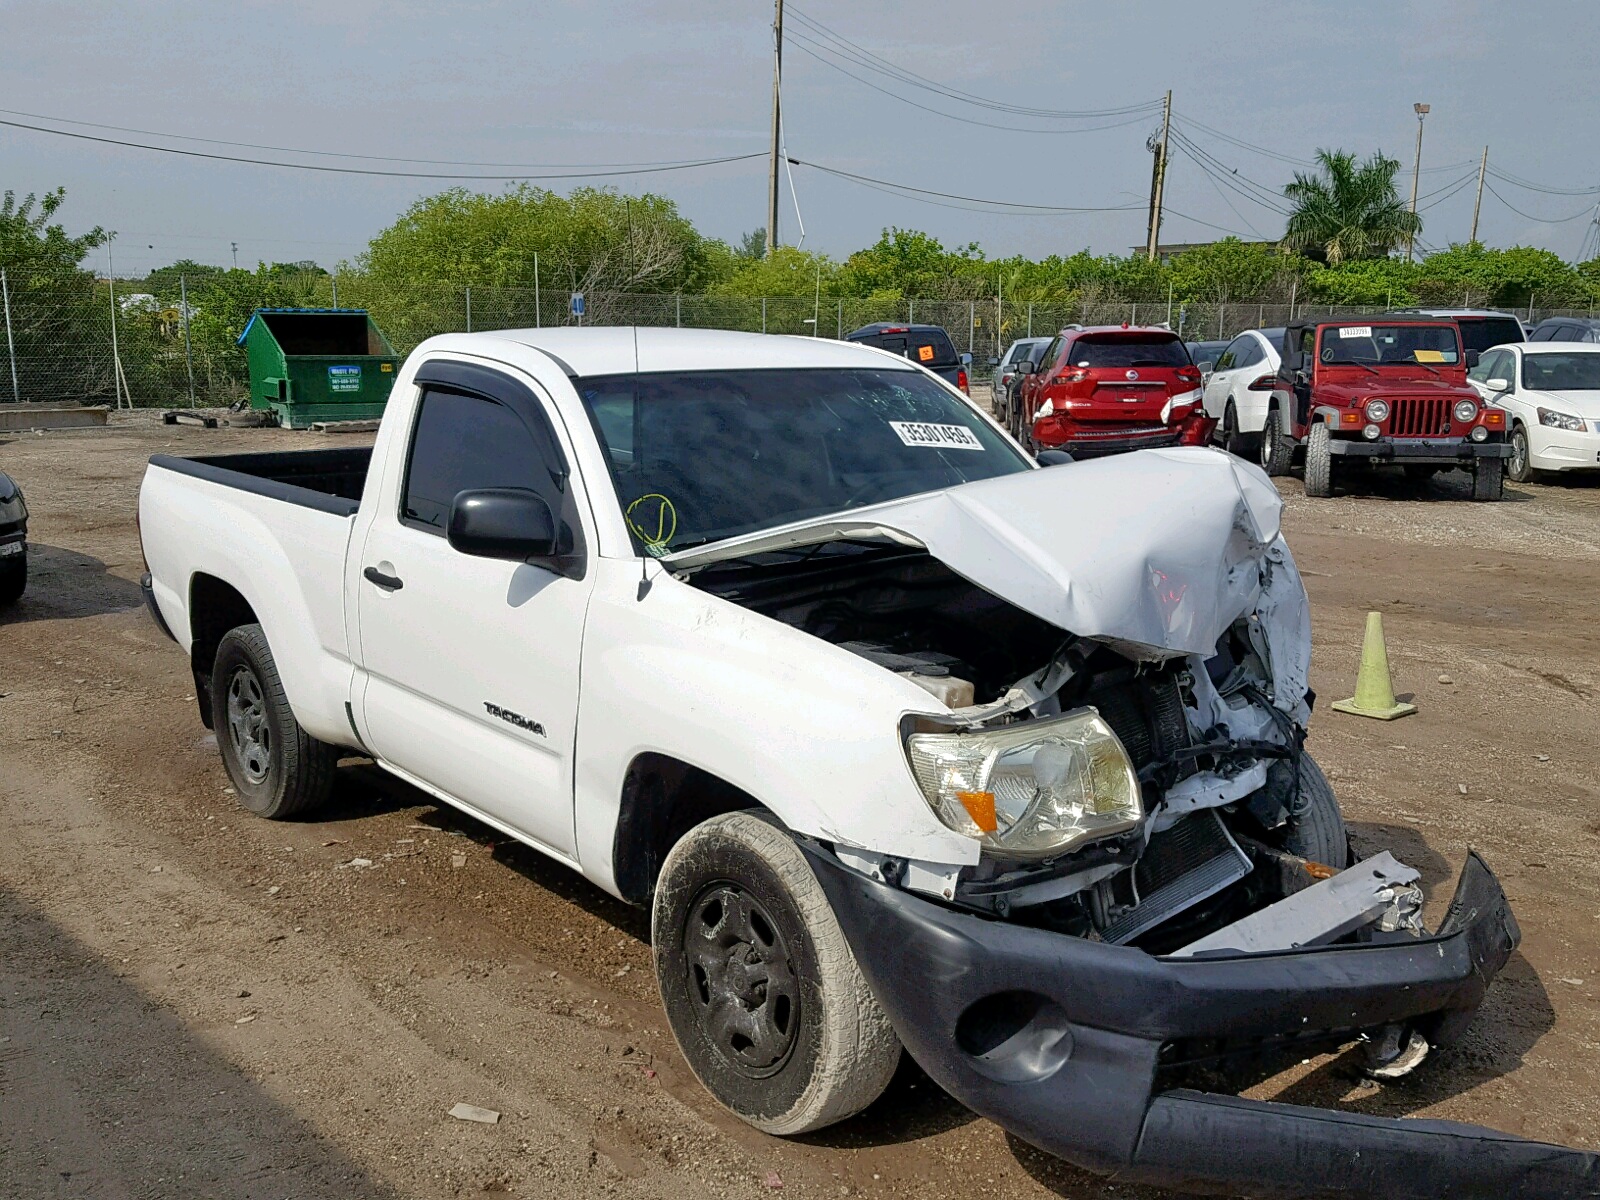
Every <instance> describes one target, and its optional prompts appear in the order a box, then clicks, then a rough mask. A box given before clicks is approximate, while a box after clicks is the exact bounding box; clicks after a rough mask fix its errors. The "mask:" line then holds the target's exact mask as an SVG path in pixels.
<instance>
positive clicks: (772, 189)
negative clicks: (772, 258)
mask: <svg viewBox="0 0 1600 1200" xmlns="http://www.w3.org/2000/svg"><path fill="white" fill-rule="evenodd" d="M782 142H783V0H773V11H772V161H771V162H770V163H769V164H768V165H767V253H768V254H769V255H770V254H771V253H772V252H773V250H774V249H776V248H777V245H778V155H779V153H780V147H781V145H782Z"/></svg>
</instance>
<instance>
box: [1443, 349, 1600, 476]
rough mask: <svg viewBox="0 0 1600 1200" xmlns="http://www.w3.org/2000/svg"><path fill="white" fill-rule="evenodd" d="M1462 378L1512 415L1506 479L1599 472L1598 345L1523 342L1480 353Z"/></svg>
mask: <svg viewBox="0 0 1600 1200" xmlns="http://www.w3.org/2000/svg"><path fill="white" fill-rule="evenodd" d="M1467 378H1468V380H1470V381H1471V383H1472V385H1473V386H1474V387H1475V388H1477V389H1478V391H1479V393H1480V394H1482V396H1483V398H1484V399H1485V400H1487V401H1488V402H1489V403H1491V404H1494V405H1496V406H1497V407H1499V408H1503V409H1505V410H1506V411H1507V412H1509V413H1510V414H1511V457H1510V458H1509V459H1508V460H1507V461H1506V477H1507V478H1508V479H1513V480H1515V481H1516V482H1518V483H1525V482H1527V481H1528V480H1529V479H1531V478H1532V477H1533V473H1534V472H1535V471H1581V470H1591V471H1592V470H1595V469H1597V468H1600V345H1595V344H1593V343H1590V342H1521V343H1517V344H1514V345H1507V346H1496V347H1494V348H1492V349H1489V350H1485V351H1484V352H1483V357H1482V358H1481V359H1480V360H1479V361H1478V365H1477V366H1475V367H1473V368H1472V370H1470V371H1468V372H1467Z"/></svg>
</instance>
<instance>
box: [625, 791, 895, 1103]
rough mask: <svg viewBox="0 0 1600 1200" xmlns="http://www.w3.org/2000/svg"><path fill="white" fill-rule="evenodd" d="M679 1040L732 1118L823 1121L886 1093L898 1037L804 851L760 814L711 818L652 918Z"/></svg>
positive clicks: (667, 868)
mask: <svg viewBox="0 0 1600 1200" xmlns="http://www.w3.org/2000/svg"><path fill="white" fill-rule="evenodd" d="M650 933H651V942H652V943H653V945H654V950H655V964H656V983H657V986H658V987H659V988H660V990H661V1002H662V1006H663V1007H664V1008H665V1009H666V1013H667V1022H668V1024H669V1025H671V1027H672V1035H673V1037H674V1038H676V1039H677V1043H678V1048H679V1049H680V1050H681V1051H682V1052H683V1057H684V1059H685V1061H687V1062H688V1064H689V1068H690V1069H691V1070H692V1071H693V1072H694V1073H695V1076H696V1077H697V1078H698V1079H699V1080H700V1082H701V1083H702V1084H704V1085H705V1087H706V1090H707V1091H709V1092H710V1093H711V1094H712V1096H714V1097H715V1098H716V1100H717V1101H718V1102H719V1103H720V1104H722V1105H723V1106H724V1107H725V1108H727V1109H729V1110H730V1111H731V1112H733V1113H734V1114H735V1115H736V1116H738V1117H739V1118H741V1119H742V1120H744V1121H747V1122H749V1123H750V1124H751V1125H754V1126H755V1127H756V1128H757V1129H760V1130H763V1131H765V1132H767V1133H774V1134H780V1135H794V1134H801V1133H808V1132H810V1131H812V1130H815V1129H821V1128H823V1127H824V1126H826V1125H831V1124H833V1123H834V1122H836V1121H842V1120H844V1119H845V1118H846V1117H849V1116H852V1115H854V1114H855V1113H858V1112H860V1111H861V1110H862V1109H863V1108H865V1107H867V1105H869V1104H871V1103H872V1102H873V1101H874V1100H876V1099H877V1098H878V1097H879V1096H880V1095H881V1094H882V1093H883V1090H884V1088H886V1087H888V1085H889V1080H890V1078H891V1077H892V1076H893V1075H894V1072H895V1068H896V1066H897V1065H898V1064H899V1061H900V1040H899V1038H898V1037H896V1036H895V1032H894V1029H893V1028H892V1027H891V1026H890V1024H889V1019H888V1017H887V1016H885V1015H884V1011H883V1008H882V1007H881V1006H880V1005H879V1004H878V1001H877V999H876V998H875V997H874V996H873V994H872V992H871V991H870V990H869V989H868V987H867V983H866V980H865V979H864V978H862V975H861V968H860V967H859V966H857V965H856V960H855V956H854V954H853V953H852V952H851V950H850V946H849V944H848V943H847V942H846V941H845V938H844V933H843V931H842V930H841V929H840V928H839V922H838V920H837V918H835V916H834V915H833V910H832V908H830V907H829V905H828V899H827V896H826V895H825V894H824V893H823V891H822V885H821V884H819V883H818V882H817V878H816V876H815V875H814V874H813V873H812V870H811V867H810V865H809V864H808V863H807V862H806V860H805V856H804V855H803V854H801V852H800V848H799V847H798V846H797V845H795V842H794V839H793V838H792V837H790V836H789V834H788V833H786V832H785V831H784V830H783V829H782V828H780V827H779V826H777V825H776V824H774V823H773V822H772V821H771V820H769V819H767V818H766V817H764V816H763V815H761V814H758V813H756V812H751V811H746V812H734V813H727V814H724V815H723V816H719V817H713V818H711V819H710V820H708V821H705V822H703V823H702V824H700V825H697V826H696V827H695V828H693V829H691V830H690V831H689V832H688V833H687V834H686V835H684V837H683V838H682V839H681V840H680V841H679V842H678V844H677V845H675V846H674V847H673V848H672V851H671V853H669V854H668V855H667V860H666V862H665V863H663V864H662V867H661V875H660V878H659V879H658V880H657V882H656V891H655V900H654V904H653V907H652V911H651V921H650Z"/></svg>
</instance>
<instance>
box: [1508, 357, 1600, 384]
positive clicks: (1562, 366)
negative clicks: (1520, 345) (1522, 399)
mask: <svg viewBox="0 0 1600 1200" xmlns="http://www.w3.org/2000/svg"><path fill="white" fill-rule="evenodd" d="M1522 386H1523V387H1525V388H1531V389H1532V390H1534V391H1536V392H1593V391H1600V354H1584V353H1581V352H1578V353H1569V354H1524V355H1523V356H1522Z"/></svg>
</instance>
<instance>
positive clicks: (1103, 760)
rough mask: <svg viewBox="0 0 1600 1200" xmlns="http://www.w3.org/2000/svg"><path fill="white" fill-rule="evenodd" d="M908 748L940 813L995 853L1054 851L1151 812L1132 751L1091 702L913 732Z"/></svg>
mask: <svg viewBox="0 0 1600 1200" xmlns="http://www.w3.org/2000/svg"><path fill="white" fill-rule="evenodd" d="M906 753H907V755H908V756H909V757H910V759H911V770H912V773H913V774H914V775H915V776H916V779H917V784H918V786H920V787H921V788H922V794H923V796H925V797H926V798H927V801H928V804H929V805H930V806H931V807H932V808H933V811H934V813H935V814H936V815H937V816H938V818H939V819H940V820H941V821H943V822H944V823H945V824H946V825H948V826H949V827H950V828H951V829H954V830H955V831H956V832H957V833H964V834H966V835H967V836H968V837H974V838H977V839H979V840H980V841H981V842H982V843H983V844H984V845H985V846H986V847H988V848H989V849H991V850H994V851H996V852H997V853H1001V854H1008V855H1014V856H1016V857H1018V858H1048V857H1051V856H1054V855H1057V854H1062V853H1064V852H1066V851H1068V850H1071V849H1072V848H1073V847H1075V846H1077V845H1080V844H1081V843H1083V842H1087V841H1092V840H1093V839H1095V838H1102V837H1108V836H1110V835H1111V834H1114V833H1121V832H1123V831H1124V830H1127V829H1131V828H1133V826H1135V825H1137V824H1138V823H1139V821H1140V820H1141V819H1142V818H1143V816H1144V804H1143V802H1142V801H1141V799H1140V795H1139V778H1138V776H1137V775H1136V774H1135V773H1134V770H1133V763H1132V762H1130V761H1129V759H1128V752H1127V751H1126V750H1124V749H1123V747H1122V743H1121V742H1120V741H1118V740H1117V735H1116V734H1114V733H1112V732H1111V727H1110V726H1109V725H1107V724H1106V723H1105V721H1104V720H1102V719H1101V717H1100V714H1099V713H1097V712H1096V711H1095V710H1094V709H1092V708H1081V709H1078V710H1077V711H1075V712H1070V713H1067V714H1065V715H1064V716H1060V717H1053V718H1051V719H1049V720H1044V721H1029V722H1026V723H1024V724H1019V725H1007V726H1004V727H1002V728H999V729H990V730H980V731H977V732H972V733H913V734H912V735H911V736H910V737H909V738H907V739H906Z"/></svg>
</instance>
